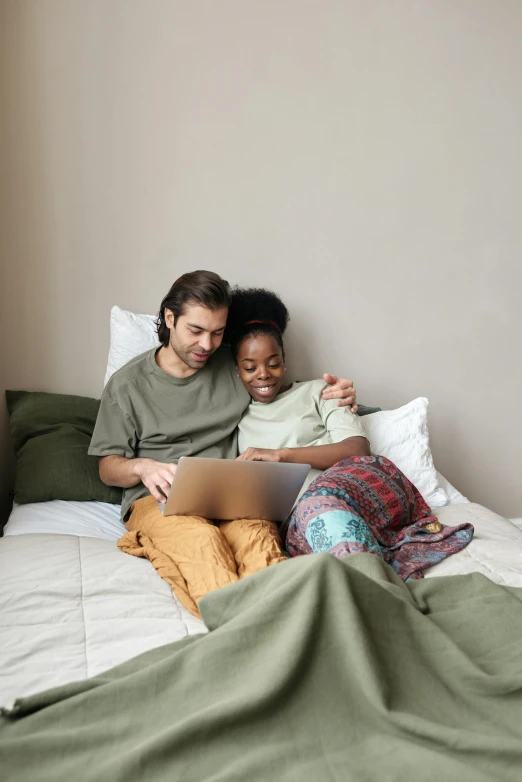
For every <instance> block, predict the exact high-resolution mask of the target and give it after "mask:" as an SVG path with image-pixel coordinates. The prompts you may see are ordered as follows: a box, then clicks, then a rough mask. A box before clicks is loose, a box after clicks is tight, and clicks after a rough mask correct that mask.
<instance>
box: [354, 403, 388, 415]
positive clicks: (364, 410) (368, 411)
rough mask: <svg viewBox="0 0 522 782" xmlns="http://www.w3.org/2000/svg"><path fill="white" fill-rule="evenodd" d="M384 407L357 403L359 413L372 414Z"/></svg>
mask: <svg viewBox="0 0 522 782" xmlns="http://www.w3.org/2000/svg"><path fill="white" fill-rule="evenodd" d="M381 410H382V408H380V407H366V405H357V415H359V416H361V415H371V414H372V413H380V412H381Z"/></svg>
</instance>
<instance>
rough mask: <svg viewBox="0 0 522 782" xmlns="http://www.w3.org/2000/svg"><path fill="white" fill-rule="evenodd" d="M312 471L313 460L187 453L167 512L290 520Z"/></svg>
mask: <svg viewBox="0 0 522 782" xmlns="http://www.w3.org/2000/svg"><path fill="white" fill-rule="evenodd" d="M309 470H310V465H309V464H286V463H283V462H247V461H244V462H243V461H235V460H233V459H204V458H201V457H197V456H182V457H181V459H180V460H179V462H178V468H177V470H176V473H175V475H174V480H173V481H172V486H171V487H170V491H169V495H168V497H167V501H166V503H165V505H164V507H163V515H164V516H203V518H205V519H217V520H230V519H266V520H267V521H279V522H281V521H285V520H286V519H287V517H288V515H289V514H290V511H291V510H292V507H293V505H294V502H295V501H296V499H297V495H298V494H299V491H300V489H301V487H302V485H303V483H304V482H305V479H306V476H307V475H308V472H309Z"/></svg>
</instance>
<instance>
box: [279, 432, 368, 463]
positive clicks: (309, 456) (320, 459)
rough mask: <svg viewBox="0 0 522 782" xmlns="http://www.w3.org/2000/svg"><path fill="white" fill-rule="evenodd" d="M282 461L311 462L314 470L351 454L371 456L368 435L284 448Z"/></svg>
mask: <svg viewBox="0 0 522 782" xmlns="http://www.w3.org/2000/svg"><path fill="white" fill-rule="evenodd" d="M281 453H282V457H283V458H282V461H284V462H294V463H295V464H309V465H310V466H311V467H313V468H314V470H327V469H328V467H331V466H332V464H335V463H336V462H340V461H341V459H347V458H348V457H349V456H370V454H371V452H370V445H369V443H368V440H367V439H366V437H348V438H347V439H346V440H342V441H341V442H340V443H332V445H310V446H307V447H305V448H283V449H282V451H281Z"/></svg>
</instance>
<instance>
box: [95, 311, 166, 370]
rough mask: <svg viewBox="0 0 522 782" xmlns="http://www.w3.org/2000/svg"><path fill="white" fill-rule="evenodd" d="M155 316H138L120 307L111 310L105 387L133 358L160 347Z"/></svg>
mask: <svg viewBox="0 0 522 782" xmlns="http://www.w3.org/2000/svg"><path fill="white" fill-rule="evenodd" d="M155 320H156V316H155V315H136V314H135V313H134V312H127V310H122V309H120V308H119V307H113V308H112V309H111V346H110V348H109V358H108V360H107V371H106V372H105V381H104V385H107V381H108V380H109V378H110V376H111V375H113V374H114V372H116V370H117V369H121V367H122V366H124V365H125V364H126V363H127V362H128V361H130V360H131V358H135V357H136V356H139V355H140V354H141V353H145V351H146V350H152V348H156V347H158V346H159V341H158V335H157V333H156V326H155Z"/></svg>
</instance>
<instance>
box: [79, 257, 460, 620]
mask: <svg viewBox="0 0 522 782" xmlns="http://www.w3.org/2000/svg"><path fill="white" fill-rule="evenodd" d="M288 318H289V316H288V311H287V309H286V307H285V306H284V304H283V302H282V301H281V300H280V299H279V298H278V297H277V296H276V295H275V294H273V293H271V292H269V291H265V290H252V289H250V290H239V289H235V290H234V291H232V292H231V291H230V288H229V285H228V283H227V282H226V281H225V280H223V279H221V277H219V276H218V275H217V274H214V273H213V272H207V271H196V272H191V273H188V274H184V275H183V276H182V277H180V278H179V279H178V280H176V282H175V283H174V285H173V286H172V288H171V289H170V291H169V292H168V294H167V295H166V296H165V298H164V299H163V301H162V303H161V307H160V311H159V316H158V321H157V327H158V337H159V340H160V342H161V347H160V348H158V349H153V350H150V351H148V352H147V353H144V354H142V355H140V356H138V357H137V358H135V359H133V360H131V361H130V362H129V363H128V364H126V365H125V366H124V367H122V369H120V370H119V371H118V372H116V373H115V374H114V375H113V376H112V378H111V379H110V380H109V382H108V384H107V386H106V388H105V390H104V393H103V397H102V400H101V405H100V411H99V414H98V419H97V421H96V426H95V430H94V434H93V438H92V441H91V446H90V448H89V453H90V454H93V455H96V456H98V457H100V463H99V466H100V477H101V479H102V480H103V481H104V482H105V483H107V484H109V485H112V486H120V487H122V488H123V489H124V494H123V502H122V518H123V520H124V521H125V522H126V527H127V529H128V532H127V533H126V534H125V535H124V536H123V537H122V538H121V539H120V541H118V545H119V547H120V548H121V549H122V550H123V551H125V552H127V553H129V554H134V555H135V556H141V557H147V558H148V559H149V560H150V561H151V562H152V564H153V565H154V567H155V568H156V569H157V571H158V573H159V574H160V575H161V576H162V577H163V578H165V579H166V580H167V581H168V582H169V584H170V585H171V587H172V588H173V590H174V592H175V593H176V595H177V596H178V597H179V599H180V600H181V602H182V603H183V605H184V606H185V607H186V608H187V609H188V610H189V611H190V612H191V613H193V614H194V615H196V616H198V615H199V612H198V608H197V602H198V600H199V599H200V598H201V597H203V595H205V594H207V593H208V592H210V591H212V590H214V589H218V588H219V587H222V586H225V585H227V584H231V583H233V582H234V581H237V580H238V579H239V578H243V577H245V576H247V575H250V574H251V573H254V572H256V571H258V570H261V569H262V568H264V567H267V566H269V565H273V564H276V563H278V562H281V561H283V560H285V559H286V558H287V554H286V553H285V549H286V551H288V552H289V554H290V556H299V555H301V554H310V553H314V552H325V551H326V552H330V553H332V554H333V555H334V556H337V557H341V556H346V555H348V554H352V553H356V552H361V551H365V552H371V553H373V554H376V555H377V556H379V557H381V558H383V559H384V560H385V561H387V562H388V563H389V564H390V565H391V566H392V567H393V568H394V569H395V571H396V572H397V573H399V575H400V576H401V577H402V578H403V579H406V578H419V577H420V576H421V571H422V570H423V569H425V568H426V567H428V566H430V565H432V564H435V563H436V562H438V561H440V560H441V559H443V558H444V557H446V556H448V555H449V554H452V553H454V552H456V551H458V550H460V549H461V548H463V547H464V546H465V545H467V543H468V542H469V540H470V539H471V535H472V530H471V529H470V528H469V525H461V526H460V527H442V526H441V525H440V524H439V522H438V521H437V519H436V518H434V517H433V516H432V515H431V512H430V509H429V507H428V506H427V504H426V503H425V502H424V500H423V498H422V497H421V495H420V494H419V492H418V491H417V489H416V488H415V487H414V486H413V485H412V484H411V482H410V481H409V480H408V479H407V478H406V477H405V476H404V475H403V474H402V473H401V472H400V471H399V470H398V469H397V467H395V465H394V464H393V463H392V462H390V461H389V460H388V459H385V458H383V457H379V456H371V454H370V446H369V443H368V441H367V439H366V437H365V434H364V430H363V428H362V426H361V422H360V419H359V417H358V416H357V415H356V410H357V407H356V405H355V391H354V389H353V384H352V383H351V381H349V380H337V378H333V377H331V376H325V380H328V381H329V382H328V383H326V382H325V380H314V381H309V382H304V383H294V384H290V385H285V371H286V357H285V351H284V344H283V334H284V331H285V328H286V325H287V322H288ZM225 330H226V334H227V339H226V342H227V343H230V344H223V345H222V344H221V343H222V341H223V338H224V336H225ZM337 400H340V401H337ZM238 446H239V453H240V456H239V457H238ZM181 456H206V457H215V458H228V459H233V458H239V459H249V460H263V461H282V462H297V463H301V464H310V465H311V467H312V470H311V473H310V475H309V478H308V481H307V483H308V485H307V486H306V490H305V491H304V493H303V494H302V495H301V497H300V499H299V501H298V503H297V505H296V507H295V508H294V511H293V513H292V515H291V517H290V519H289V521H288V522H287V524H286V525H285V526H284V528H282V529H278V527H277V525H276V524H274V523H273V522H269V521H264V520H261V519H260V520H247V519H238V520H235V521H227V522H221V523H219V524H218V523H215V522H213V521H209V520H207V519H203V518H200V517H195V516H179V517H177V518H173V517H172V516H170V517H168V518H164V517H163V515H162V513H161V511H160V509H159V507H158V501H159V502H162V501H164V500H165V495H166V494H168V491H169V489H170V485H171V483H172V480H173V476H174V473H175V471H176V462H177V460H178V459H179V458H180V457H181Z"/></svg>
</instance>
